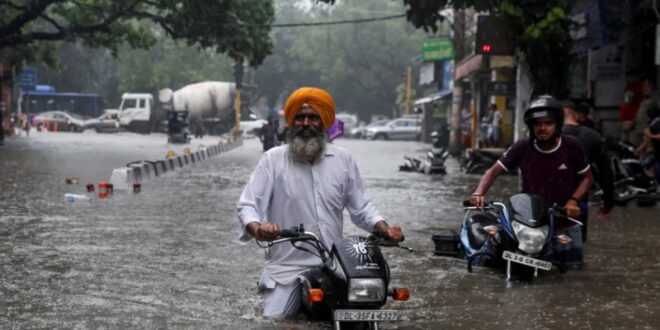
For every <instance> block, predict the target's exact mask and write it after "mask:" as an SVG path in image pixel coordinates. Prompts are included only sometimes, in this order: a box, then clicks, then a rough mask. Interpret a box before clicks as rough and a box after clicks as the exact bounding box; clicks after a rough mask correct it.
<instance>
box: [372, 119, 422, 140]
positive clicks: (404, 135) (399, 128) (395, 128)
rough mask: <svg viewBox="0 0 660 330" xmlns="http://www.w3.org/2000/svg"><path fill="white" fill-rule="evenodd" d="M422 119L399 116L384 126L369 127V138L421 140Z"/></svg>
mask: <svg viewBox="0 0 660 330" xmlns="http://www.w3.org/2000/svg"><path fill="white" fill-rule="evenodd" d="M421 135H422V121H421V120H419V119H418V118H397V119H393V120H392V121H390V122H388V123H387V124H385V125H383V126H376V127H369V128H367V133H366V136H367V139H369V140H419V139H420V137H421Z"/></svg>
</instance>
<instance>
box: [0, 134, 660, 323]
mask: <svg viewBox="0 0 660 330" xmlns="http://www.w3.org/2000/svg"><path fill="white" fill-rule="evenodd" d="M165 141H166V138H165V136H163V135H158V134H153V135H149V136H140V135H134V134H130V133H120V134H109V135H104V134H95V133H84V134H74V133H34V134H31V136H30V137H29V138H26V137H17V138H12V139H10V140H7V141H6V143H5V146H4V147H0V173H1V174H0V187H1V189H0V328H2V329H13V328H15V329H27V328H48V329H51V328H64V329H88V328H91V329H95V328H112V329H124V328H140V329H143V328H194V329H199V328H215V329H218V328H219V329H236V328H243V329H273V328H280V329H284V328H287V327H291V326H293V327H295V328H299V329H329V328H331V327H330V325H329V324H326V323H318V322H310V321H273V320H268V319H263V318H262V317H261V299H260V297H259V295H258V294H257V291H256V282H257V279H258V276H259V273H260V271H261V267H262V266H263V263H264V260H263V251H261V250H260V249H259V248H258V247H257V246H256V244H254V242H250V243H247V244H241V243H239V242H238V241H237V225H236V223H237V221H236V207H235V205H236V201H237V199H238V196H239V194H240V192H241V191H242V188H243V186H244V184H245V183H246V181H247V180H248V178H249V175H250V173H251V171H252V169H253V168H254V166H255V165H256V163H257V161H258V160H259V157H260V156H261V145H260V144H259V142H258V140H256V139H248V140H246V141H245V144H244V146H243V147H240V148H238V149H235V150H233V151H230V152H228V153H224V154H221V155H219V156H216V157H214V158H212V159H209V160H206V161H204V162H202V163H199V164H196V165H194V166H188V167H186V168H183V169H179V170H177V171H175V172H169V173H167V174H165V175H164V176H162V177H159V178H157V179H155V180H151V181H148V182H145V183H143V184H142V191H141V192H140V193H139V194H132V193H121V192H116V193H115V194H114V195H113V196H112V197H111V198H109V199H107V200H101V199H98V198H96V197H94V198H93V199H92V203H90V204H80V205H69V204H66V203H65V202H64V194H65V193H84V189H85V184H86V183H88V182H89V183H97V182H98V181H101V180H107V179H108V178H109V177H110V173H111V172H112V169H113V168H116V167H121V166H123V165H124V164H126V163H128V162H131V161H135V160H141V159H148V160H149V159H162V158H163V157H164V156H165V154H166V152H167V150H168V149H170V148H172V146H169V145H167V144H166V142H165ZM215 142H216V140H215V139H213V138H206V139H204V140H193V142H192V143H191V148H193V149H194V148H196V147H197V146H198V145H199V144H206V145H208V144H210V143H215ZM336 143H337V144H338V145H341V146H343V147H345V148H347V149H348V150H349V151H351V152H352V154H353V155H354V156H355V158H356V160H357V162H358V164H359V166H360V170H361V173H362V176H363V179H364V180H365V183H366V186H367V191H368V193H369V195H370V196H371V198H372V199H373V200H374V202H375V203H376V205H377V207H378V208H379V209H380V210H381V212H382V213H383V214H384V215H385V216H386V217H387V218H388V219H389V222H390V223H392V224H398V225H400V226H402V227H403V229H404V232H405V234H406V242H405V243H406V244H407V245H408V246H410V247H412V248H414V249H415V252H413V253H410V252H407V251H404V250H401V249H384V254H385V256H386V258H387V259H388V261H389V263H390V266H391V268H392V279H393V280H392V281H393V285H398V286H405V287H408V288H410V291H411V299H410V300H409V301H407V302H393V303H389V304H388V306H387V308H391V309H397V310H401V311H402V312H404V313H406V315H407V316H406V320H404V321H401V322H396V323H389V324H383V325H382V327H383V328H384V329H440V328H447V329H624V328H626V329H656V328H657V327H658V324H659V322H660V276H658V274H660V255H659V254H657V253H655V252H656V250H657V248H658V246H659V244H658V241H657V236H658V232H660V222H659V221H658V220H660V215H659V214H660V213H659V210H660V208H659V207H651V208H639V207H637V206H635V205H634V204H631V205H630V206H628V207H626V208H618V209H616V210H615V211H614V213H613V215H612V217H611V218H610V219H608V220H606V221H599V220H597V219H596V218H595V216H592V218H591V221H590V224H589V227H590V228H589V230H590V241H589V242H588V244H587V246H586V256H585V261H586V263H585V266H584V267H583V269H580V270H571V271H568V272H567V273H564V274H561V273H559V271H557V270H556V269H553V270H552V271H550V272H546V273H543V274H542V275H541V276H540V277H539V278H538V279H537V280H536V282H534V283H532V284H528V283H520V282H512V283H507V282H506V281H505V279H504V276H503V275H502V274H501V273H498V272H496V271H492V270H489V269H483V268H476V270H475V272H474V273H472V274H469V273H467V270H466V263H465V261H463V260H461V259H455V258H449V257H438V256H435V255H434V254H433V242H432V241H431V236H432V235H433V234H434V233H436V232H438V231H439V230H440V229H442V228H452V229H454V228H458V226H459V223H460V221H461V219H462V216H463V211H462V207H461V201H462V200H463V199H465V198H466V197H467V196H468V195H469V194H470V193H471V192H472V191H473V189H474V187H475V185H476V183H477V181H478V180H479V176H472V175H463V174H460V173H459V170H458V168H457V163H456V162H455V161H454V160H449V161H448V163H449V164H448V165H449V174H448V175H446V176H434V177H429V176H425V175H423V174H418V173H404V172H399V171H398V165H399V164H400V163H401V162H402V160H403V156H404V155H415V154H420V153H422V152H423V151H424V150H425V149H426V148H428V145H425V144H422V143H417V142H394V141H362V140H344V139H342V140H339V141H337V142H336ZM177 148H178V149H177ZM175 149H176V152H177V153H180V152H181V147H180V146H177V147H176V148H175ZM71 176H75V177H78V178H80V185H67V184H66V183H65V179H66V178H67V177H71ZM516 187H517V184H516V177H513V176H506V177H502V178H500V180H499V181H498V182H497V183H496V185H495V186H494V187H493V190H492V193H491V194H490V196H491V197H492V198H493V199H503V198H505V197H506V196H508V195H509V194H511V193H513V192H515V191H516ZM591 213H592V214H593V215H595V214H596V209H595V208H594V209H592V210H591ZM345 221H346V223H347V225H346V226H345V228H346V232H347V233H358V232H359V230H358V229H356V228H355V227H354V226H353V225H352V224H350V220H349V217H348V216H345Z"/></svg>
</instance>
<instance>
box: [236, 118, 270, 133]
mask: <svg viewBox="0 0 660 330" xmlns="http://www.w3.org/2000/svg"><path fill="white" fill-rule="evenodd" d="M267 123H268V121H266V120H265V119H255V120H241V131H243V132H245V133H249V134H254V135H257V134H258V133H259V130H260V129H261V127H263V126H264V125H266V124H267Z"/></svg>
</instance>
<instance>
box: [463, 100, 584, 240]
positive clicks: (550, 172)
mask: <svg viewBox="0 0 660 330" xmlns="http://www.w3.org/2000/svg"><path fill="white" fill-rule="evenodd" d="M562 108H563V107H562V104H561V103H559V102H558V101H557V100H555V99H554V98H553V97H551V96H549V95H544V96H540V97H538V98H536V99H535V100H533V101H532V103H531V105H530V107H529V108H528V109H527V110H526V111H525V115H524V116H525V117H524V118H525V124H527V127H528V128H529V132H530V138H529V139H523V140H520V141H518V142H516V143H514V144H513V145H512V146H511V147H510V148H509V149H508V150H507V151H506V152H505V153H504V154H503V155H502V157H501V158H500V159H499V160H498V161H497V162H496V163H495V164H494V165H493V166H492V167H491V168H490V169H489V170H488V171H486V173H485V174H484V176H483V177H482V178H481V181H480V182H479V185H478V187H477V189H476V190H475V191H474V194H472V196H470V202H471V203H472V205H475V206H477V207H483V205H484V195H485V194H486V192H487V191H488V189H489V188H490V186H491V185H492V184H493V182H494V181H495V178H496V177H497V176H498V175H500V174H501V173H502V172H503V171H510V170H513V169H515V168H519V169H520V172H521V174H522V192H523V193H530V194H536V195H539V196H542V197H544V198H545V199H546V200H547V201H548V202H549V203H550V204H551V205H552V204H556V205H559V206H564V207H565V208H566V212H567V214H568V215H569V216H570V217H572V218H577V217H579V216H580V207H579V204H578V203H579V201H580V199H581V198H582V197H583V196H585V194H586V193H587V191H588V190H589V188H590V187H591V185H592V184H593V181H594V178H593V174H592V172H591V169H590V167H589V162H588V161H587V158H586V155H585V153H584V150H583V149H582V147H581V146H580V143H579V141H578V140H577V139H576V138H574V137H572V136H562V135H561V127H562V125H563V109H562ZM560 221H561V220H560ZM569 225H570V223H569V222H563V223H557V226H558V227H559V228H565V227H568V226H569Z"/></svg>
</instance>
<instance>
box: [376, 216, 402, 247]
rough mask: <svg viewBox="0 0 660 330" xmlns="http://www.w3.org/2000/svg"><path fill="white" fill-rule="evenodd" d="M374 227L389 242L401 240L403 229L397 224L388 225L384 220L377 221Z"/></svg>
mask: <svg viewBox="0 0 660 330" xmlns="http://www.w3.org/2000/svg"><path fill="white" fill-rule="evenodd" d="M374 229H375V230H376V231H377V232H379V233H380V234H382V235H383V237H384V238H385V239H386V240H388V241H389V242H391V243H399V242H403V238H404V237H403V231H402V230H401V227H399V226H390V225H388V224H387V222H385V221H378V222H377V223H376V225H375V226H374Z"/></svg>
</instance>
